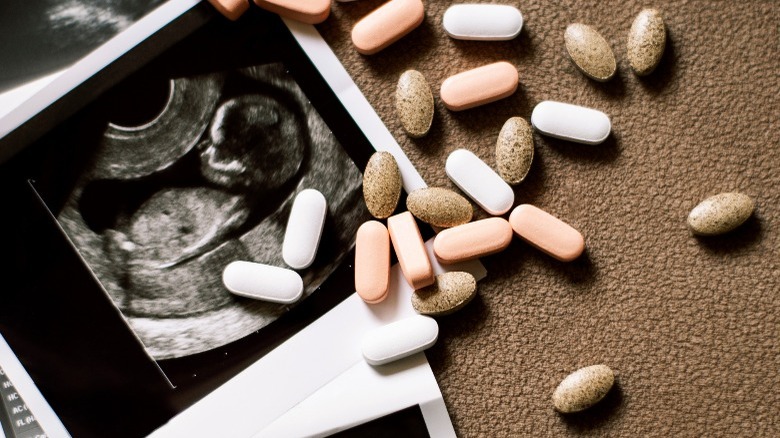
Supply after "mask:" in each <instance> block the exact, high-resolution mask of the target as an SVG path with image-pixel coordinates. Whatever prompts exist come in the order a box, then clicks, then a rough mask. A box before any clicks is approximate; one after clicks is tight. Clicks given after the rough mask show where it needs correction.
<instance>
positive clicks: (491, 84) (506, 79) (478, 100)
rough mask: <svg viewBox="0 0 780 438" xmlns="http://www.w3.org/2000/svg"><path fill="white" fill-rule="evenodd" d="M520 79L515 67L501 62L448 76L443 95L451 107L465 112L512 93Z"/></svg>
mask: <svg viewBox="0 0 780 438" xmlns="http://www.w3.org/2000/svg"><path fill="white" fill-rule="evenodd" d="M518 81H519V75H518V74H517V69H516V68H515V66H513V65H512V64H510V63H508V62H505V61H501V62H496V63H493V64H488V65H483V66H482V67H477V68H475V69H472V70H467V71H464V72H462V73H458V74H456V75H454V76H450V77H448V78H447V79H445V80H444V82H443V83H442V84H441V90H440V92H439V94H440V95H441V100H442V102H444V106H446V107H447V108H448V109H450V110H452V111H462V110H465V109H469V108H474V107H476V106H480V105H484V104H486V103H490V102H494V101H496V100H500V99H503V98H505V97H508V96H511V95H512V93H514V92H515V90H517V84H518Z"/></svg>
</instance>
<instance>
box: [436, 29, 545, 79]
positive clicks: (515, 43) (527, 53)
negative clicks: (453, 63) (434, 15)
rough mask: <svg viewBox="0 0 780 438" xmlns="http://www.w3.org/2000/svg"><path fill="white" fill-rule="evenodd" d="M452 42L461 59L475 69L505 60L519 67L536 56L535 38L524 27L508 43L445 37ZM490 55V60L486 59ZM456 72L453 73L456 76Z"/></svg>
mask: <svg viewBox="0 0 780 438" xmlns="http://www.w3.org/2000/svg"><path fill="white" fill-rule="evenodd" d="M444 37H445V38H448V39H449V41H451V42H452V44H453V46H454V47H455V48H456V49H457V50H458V52H460V53H459V56H460V58H461V59H465V60H467V61H469V63H466V64H470V63H473V64H474V67H477V66H480V65H486V64H490V63H492V62H498V61H502V60H505V61H507V62H510V63H512V64H514V65H515V66H516V67H518V64H519V61H523V60H527V59H528V58H532V57H533V56H534V37H533V35H532V34H531V33H530V32H529V31H528V30H527V28H526V27H523V28H522V29H521V30H520V34H519V35H518V36H516V37H515V38H513V39H511V40H507V41H471V40H457V39H454V38H451V37H449V36H447V35H445V36H444ZM486 54H489V55H490V56H491V58H490V59H487V58H485V55H486ZM455 73H456V72H453V74H455Z"/></svg>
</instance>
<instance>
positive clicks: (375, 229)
mask: <svg viewBox="0 0 780 438" xmlns="http://www.w3.org/2000/svg"><path fill="white" fill-rule="evenodd" d="M389 285H390V235H389V234H388V232H387V228H385V226H384V225H382V223H381V222H377V221H368V222H366V223H364V224H363V225H361V226H360V228H358V231H357V237H356V239H355V290H356V291H357V294H358V295H359V296H360V298H362V299H363V301H365V302H367V303H369V304H374V303H379V302H381V301H383V300H384V299H385V298H387V292H388V290H389Z"/></svg>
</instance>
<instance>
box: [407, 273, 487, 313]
mask: <svg viewBox="0 0 780 438" xmlns="http://www.w3.org/2000/svg"><path fill="white" fill-rule="evenodd" d="M476 295H477V280H476V279H475V278H474V276H473V275H471V274H469V273H468V272H460V271H453V272H445V273H443V274H439V275H437V276H436V282H435V283H433V284H432V285H430V286H427V287H424V288H422V289H418V290H416V291H414V293H413V294H412V307H414V310H415V311H416V312H417V313H419V314H421V315H431V316H443V315H449V314H451V313H454V312H456V311H458V310H460V309H462V308H463V307H464V306H465V305H466V304H468V303H469V302H470V301H471V300H472V299H473V298H474V297H475V296H476Z"/></svg>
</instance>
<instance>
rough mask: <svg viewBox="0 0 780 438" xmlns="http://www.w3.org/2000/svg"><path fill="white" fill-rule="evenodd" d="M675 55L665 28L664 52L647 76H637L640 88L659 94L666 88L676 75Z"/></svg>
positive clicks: (671, 41)
mask: <svg viewBox="0 0 780 438" xmlns="http://www.w3.org/2000/svg"><path fill="white" fill-rule="evenodd" d="M676 55H677V54H676V53H675V47H674V38H673V36H672V34H671V33H670V32H669V30H668V28H667V31H666V48H665V49H664V54H663V55H662V56H661V61H660V62H659V63H658V66H657V67H656V68H655V70H654V71H653V72H652V73H650V74H649V75H647V76H637V79H638V80H639V84H640V85H641V86H642V88H644V89H645V90H646V91H648V92H650V93H653V94H660V93H661V92H663V91H664V90H666V88H667V87H668V86H669V84H670V83H671V82H672V81H673V80H674V79H675V78H676V76H677V62H676V60H677V56H676ZM626 69H627V71H630V70H631V67H630V66H629V65H628V62H626Z"/></svg>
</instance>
